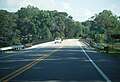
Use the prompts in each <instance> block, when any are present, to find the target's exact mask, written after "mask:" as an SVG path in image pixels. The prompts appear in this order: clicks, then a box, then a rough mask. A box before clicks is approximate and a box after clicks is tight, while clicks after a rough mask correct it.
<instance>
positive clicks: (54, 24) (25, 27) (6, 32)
mask: <svg viewBox="0 0 120 82" xmlns="http://www.w3.org/2000/svg"><path fill="white" fill-rule="evenodd" d="M83 28H84V26H83V25H82V24H81V23H80V22H76V21H74V20H73V19H72V16H69V15H68V14H67V13H66V12H58V11H56V10H54V11H44V10H39V9H38V8H37V7H34V6H30V5H28V6H27V7H22V8H21V9H20V10H18V11H17V12H15V13H11V12H7V11H5V10H0V44H1V45H0V47H4V46H10V45H17V44H26V43H29V42H36V41H40V40H47V39H54V38H56V37H64V38H73V37H76V38H78V37H79V36H80V35H82V34H83V30H84V29H83Z"/></svg>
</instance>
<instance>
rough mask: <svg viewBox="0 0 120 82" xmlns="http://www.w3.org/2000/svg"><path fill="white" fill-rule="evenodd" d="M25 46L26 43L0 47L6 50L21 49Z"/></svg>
mask: <svg viewBox="0 0 120 82" xmlns="http://www.w3.org/2000/svg"><path fill="white" fill-rule="evenodd" d="M22 48H24V45H14V46H9V47H3V48H0V51H6V50H20V49H22Z"/></svg>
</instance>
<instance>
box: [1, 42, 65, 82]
mask: <svg viewBox="0 0 120 82" xmlns="http://www.w3.org/2000/svg"><path fill="white" fill-rule="evenodd" d="M63 45H64V43H62V45H61V46H60V47H59V48H58V49H55V50H52V51H51V52H49V53H48V54H44V55H43V56H42V57H39V58H37V59H36V60H35V61H33V62H31V63H29V64H27V65H25V66H23V67H21V68H19V69H18V70H16V71H14V72H12V73H10V74H8V75H6V76H5V77H3V78H1V79H0V82H1V81H2V82H8V81H10V80H11V79H13V78H15V77H16V76H18V75H20V74H22V73H23V72H25V71H27V70H28V69H30V68H31V67H33V66H34V65H36V64H37V63H39V62H40V61H42V60H44V59H46V58H47V57H49V56H50V55H52V54H54V53H56V52H57V51H58V50H59V49H60V48H62V47H63Z"/></svg>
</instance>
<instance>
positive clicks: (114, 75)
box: [0, 39, 120, 82]
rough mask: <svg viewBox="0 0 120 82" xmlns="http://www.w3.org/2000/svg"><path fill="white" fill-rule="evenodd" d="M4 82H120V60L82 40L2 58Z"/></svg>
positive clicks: (0, 73) (0, 80) (0, 77)
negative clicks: (100, 51)
mask: <svg viewBox="0 0 120 82" xmlns="http://www.w3.org/2000/svg"><path fill="white" fill-rule="evenodd" d="M0 82H120V60H118V59H116V58H113V57H111V56H109V55H105V54H100V53H97V52H96V51H95V49H94V48H91V47H88V46H86V45H85V44H84V43H83V42H81V41H78V39H67V40H64V41H63V42H62V43H61V44H55V43H54V42H47V43H43V44H39V45H36V46H33V47H31V48H28V49H24V50H21V51H16V52H8V53H4V54H0Z"/></svg>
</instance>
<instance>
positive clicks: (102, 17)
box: [82, 10, 120, 58]
mask: <svg viewBox="0 0 120 82" xmlns="http://www.w3.org/2000/svg"><path fill="white" fill-rule="evenodd" d="M82 24H83V25H84V26H85V27H86V33H85V34H84V36H83V37H84V38H87V40H88V41H89V43H90V44H91V45H93V44H96V45H98V46H103V47H106V46H107V47H108V53H109V54H110V55H112V56H116V57H119V58H120V17H119V16H117V15H114V14H113V13H112V12H111V11H109V10H104V11H102V12H100V13H99V14H96V15H95V16H92V17H91V18H90V19H89V20H87V21H85V22H82ZM102 52H104V51H102Z"/></svg>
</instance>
